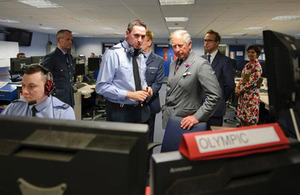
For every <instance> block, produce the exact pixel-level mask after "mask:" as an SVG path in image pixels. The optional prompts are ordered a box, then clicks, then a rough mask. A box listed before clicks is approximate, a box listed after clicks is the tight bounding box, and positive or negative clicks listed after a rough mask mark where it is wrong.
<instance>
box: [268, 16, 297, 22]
mask: <svg viewBox="0 0 300 195" xmlns="http://www.w3.org/2000/svg"><path fill="white" fill-rule="evenodd" d="M299 18H300V16H276V17H274V18H272V20H277V21H285V20H298V19H299Z"/></svg>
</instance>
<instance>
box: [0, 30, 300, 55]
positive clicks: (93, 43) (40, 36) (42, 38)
mask: <svg viewBox="0 0 300 195" xmlns="http://www.w3.org/2000/svg"><path fill="white" fill-rule="evenodd" d="M3 28H4V27H1V26H0V30H1V29H3ZM50 39H51V41H52V44H53V45H57V43H56V40H55V35H54V34H52V35H50ZM120 40H123V38H90V37H75V38H74V46H75V55H76V56H78V55H79V54H83V55H85V56H86V57H89V56H90V53H91V52H94V53H95V54H96V55H99V54H101V53H102V43H110V42H113V43H118V42H119V41H120ZM0 41H5V36H4V35H3V34H0ZM168 41H169V40H168V39H154V42H155V43H164V44H166V43H169V42H168ZM47 42H48V34H47V33H40V32H33V35H32V43H31V46H29V47H24V46H20V47H19V52H24V53H25V54H26V56H40V55H45V54H46V45H47ZM262 42H263V41H262V39H223V40H222V42H221V43H222V44H227V45H234V44H236V45H237V44H241V45H245V46H246V48H247V46H249V45H251V44H262ZM298 43H299V44H300V40H299V39H298ZM192 49H193V50H194V51H195V52H196V53H198V54H199V55H203V54H204V47H203V39H193V46H192ZM228 53H229V51H227V55H228Z"/></svg>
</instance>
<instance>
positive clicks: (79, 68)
mask: <svg viewBox="0 0 300 195" xmlns="http://www.w3.org/2000/svg"><path fill="white" fill-rule="evenodd" d="M81 75H85V65H84V63H80V64H76V67H75V76H81Z"/></svg>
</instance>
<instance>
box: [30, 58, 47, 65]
mask: <svg viewBox="0 0 300 195" xmlns="http://www.w3.org/2000/svg"><path fill="white" fill-rule="evenodd" d="M43 59H44V56H31V57H30V60H31V64H41V63H42V61H43Z"/></svg>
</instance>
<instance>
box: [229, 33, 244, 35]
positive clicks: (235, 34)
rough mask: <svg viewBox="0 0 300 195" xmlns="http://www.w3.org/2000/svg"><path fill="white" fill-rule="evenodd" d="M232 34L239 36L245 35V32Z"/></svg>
mask: <svg viewBox="0 0 300 195" xmlns="http://www.w3.org/2000/svg"><path fill="white" fill-rule="evenodd" d="M231 34H232V35H238V36H242V35H245V33H231Z"/></svg>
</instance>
